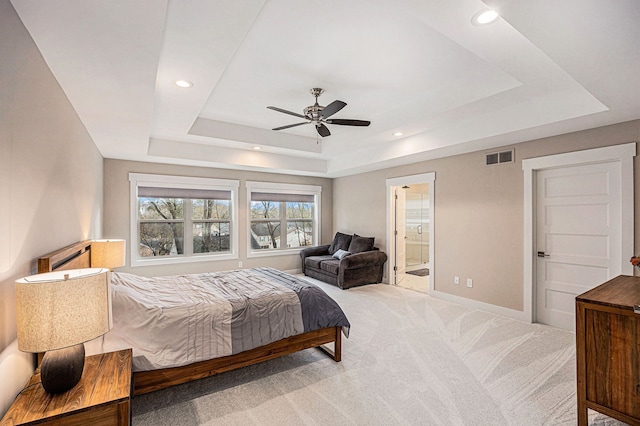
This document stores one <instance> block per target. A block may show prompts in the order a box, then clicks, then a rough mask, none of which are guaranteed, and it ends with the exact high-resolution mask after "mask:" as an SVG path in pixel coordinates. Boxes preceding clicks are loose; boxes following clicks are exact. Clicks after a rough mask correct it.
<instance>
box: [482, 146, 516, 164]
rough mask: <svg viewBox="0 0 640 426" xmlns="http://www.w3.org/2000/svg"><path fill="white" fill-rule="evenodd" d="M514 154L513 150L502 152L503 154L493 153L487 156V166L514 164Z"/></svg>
mask: <svg viewBox="0 0 640 426" xmlns="http://www.w3.org/2000/svg"><path fill="white" fill-rule="evenodd" d="M513 154H514V152H513V149H510V150H508V151H501V152H491V153H489V154H487V156H486V160H485V164H486V165H487V166H493V165H496V164H502V163H513V162H514V155H513Z"/></svg>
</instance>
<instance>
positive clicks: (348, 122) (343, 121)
mask: <svg viewBox="0 0 640 426" xmlns="http://www.w3.org/2000/svg"><path fill="white" fill-rule="evenodd" d="M327 123H328V124H338V125H340V126H368V125H369V124H371V122H370V121H366V120H349V119H346V118H334V119H332V120H327Z"/></svg>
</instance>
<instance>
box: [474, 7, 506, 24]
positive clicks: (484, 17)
mask: <svg viewBox="0 0 640 426" xmlns="http://www.w3.org/2000/svg"><path fill="white" fill-rule="evenodd" d="M498 16H499V15H498V12H496V11H494V10H483V11H480V12H478V13H476V14H475V15H473V18H471V22H473V23H474V24H475V25H486V24H490V23H492V22H493V21H495V20H496V19H498Z"/></svg>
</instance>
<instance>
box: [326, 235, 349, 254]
mask: <svg viewBox="0 0 640 426" xmlns="http://www.w3.org/2000/svg"><path fill="white" fill-rule="evenodd" d="M350 243H351V235H347V234H343V233H342V232H336V236H335V237H333V242H332V243H331V245H330V246H329V254H330V255H333V254H334V253H335V252H337V251H338V250H340V249H342V250H347V249H348V248H349V244H350ZM347 251H348V250H347Z"/></svg>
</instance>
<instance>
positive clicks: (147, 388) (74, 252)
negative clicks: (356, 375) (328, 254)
mask: <svg viewBox="0 0 640 426" xmlns="http://www.w3.org/2000/svg"><path fill="white" fill-rule="evenodd" d="M90 267H91V240H85V241H80V242H77V243H75V244H71V245H69V246H67V247H64V248H62V249H60V250H57V251H54V252H53V253H49V254H47V255H45V256H42V257H40V258H39V259H38V273H44V272H51V271H58V270H67V269H79V268H90ZM341 329H342V328H341V327H326V328H322V329H319V330H314V331H309V332H307V333H302V334H298V335H296V336H291V337H288V338H286V339H282V340H279V341H277V342H273V343H270V344H268V345H265V346H260V347H258V348H255V349H251V350H248V351H244V352H240V353H238V354H235V355H229V356H225V357H221V358H214V359H211V360H207V361H201V362H197V363H194V364H189V365H185V366H182V367H174V368H164V369H160V370H152V371H138V372H134V373H133V383H134V385H133V393H134V395H141V394H144V393H148V392H153V391H156V390H159V389H164V388H167V387H169V386H173V385H178V384H181V383H186V382H190V381H192V380H197V379H202V378H204V377H209V376H213V375H215V374H218V373H223V372H225V371H231V370H235V369H237V368H241V367H246V366H249V365H253V364H257V363H259V362H262V361H267V360H270V359H274V358H278V357H281V356H284V355H288V354H292V353H294V352H298V351H302V350H304V349H309V348H318V349H320V350H322V351H323V352H325V353H326V354H327V355H329V356H330V357H331V358H332V359H333V360H334V361H336V362H340V361H341V359H342V340H341V339H342V336H341V334H340V333H341V331H342V330H341ZM330 343H333V351H332V350H331V349H330V348H328V347H325V346H322V345H326V344H330Z"/></svg>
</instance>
